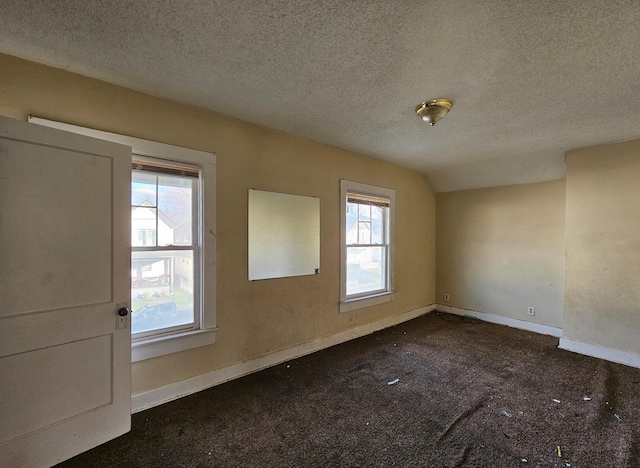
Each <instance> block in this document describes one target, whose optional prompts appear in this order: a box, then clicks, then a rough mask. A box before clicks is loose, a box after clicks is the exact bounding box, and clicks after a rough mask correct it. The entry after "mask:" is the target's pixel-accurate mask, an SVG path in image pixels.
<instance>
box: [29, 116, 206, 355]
mask: <svg viewBox="0 0 640 468" xmlns="http://www.w3.org/2000/svg"><path fill="white" fill-rule="evenodd" d="M29 121H30V122H32V123H37V124H40V125H45V126H48V127H53V128H58V129H61V130H66V131H68V132H73V133H78V134H81V135H87V136H90V137H94V138H99V139H102V140H109V141H112V142H115V143H120V144H123V145H126V146H129V147H131V151H132V164H133V166H132V178H131V227H132V228H131V250H132V252H131V257H132V262H131V308H132V310H133V313H132V314H131V325H132V345H131V347H132V350H131V360H132V361H134V362H135V361H141V360H144V359H149V358H153V357H156V356H162V355H165V354H170V353H174V352H178V351H183V350H186V349H191V348H196V347H199V346H205V345H208V344H211V343H213V342H214V341H215V331H216V330H217V328H216V271H215V264H216V243H215V238H216V234H215V231H216V157H215V154H213V153H205V152H203V151H196V150H192V149H188V148H181V147H177V146H171V145H166V144H163V143H157V142H153V141H148V140H141V139H139V138H134V137H129V136H125V135H119V134H116V133H108V132H103V131H100V130H94V129H90V128H85V127H78V126H76V125H70V124H65V123H61V122H54V121H51V120H46V119H40V118H36V117H29ZM134 163H135V164H134ZM138 316H139V317H140V318H138Z"/></svg>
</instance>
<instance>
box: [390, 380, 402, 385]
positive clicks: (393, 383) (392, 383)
mask: <svg viewBox="0 0 640 468" xmlns="http://www.w3.org/2000/svg"><path fill="white" fill-rule="evenodd" d="M398 382H400V379H395V380H392V381H391V382H387V385H395V384H397V383H398Z"/></svg>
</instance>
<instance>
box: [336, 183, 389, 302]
mask: <svg viewBox="0 0 640 468" xmlns="http://www.w3.org/2000/svg"><path fill="white" fill-rule="evenodd" d="M389 207H390V200H389V199H387V198H384V197H377V196H374V195H370V194H367V195H363V194H359V193H356V192H346V210H345V220H344V229H345V246H344V248H345V249H346V250H345V265H344V268H345V270H346V271H345V276H344V278H345V282H346V284H345V299H353V298H360V297H367V296H370V295H375V294H380V293H383V292H387V291H388V285H389V277H388V276H389V272H388V258H389V245H388V242H387V230H388V228H387V222H388V219H389V217H388V212H389V209H390V208H389Z"/></svg>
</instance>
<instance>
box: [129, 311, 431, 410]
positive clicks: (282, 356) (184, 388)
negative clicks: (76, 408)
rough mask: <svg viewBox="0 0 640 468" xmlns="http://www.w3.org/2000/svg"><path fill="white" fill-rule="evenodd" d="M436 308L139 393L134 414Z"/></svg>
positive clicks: (409, 313)
mask: <svg viewBox="0 0 640 468" xmlns="http://www.w3.org/2000/svg"><path fill="white" fill-rule="evenodd" d="M435 308H436V306H435V304H431V305H428V306H424V307H419V308H417V309H414V310H410V311H408V312H404V313H402V314H398V315H394V316H392V317H387V318H384V319H382V320H379V321H377V322H374V323H369V324H367V325H362V326H360V327H357V328H353V329H351V330H345V331H343V332H340V333H336V334H335V335H331V336H328V337H324V338H318V339H317V340H313V341H309V342H307V343H302V344H299V345H297V346H292V347H291V348H287V349H283V350H281V351H276V352H274V353H271V354H267V355H264V356H260V357H258V358H255V359H252V360H250V361H244V362H240V363H238V364H234V365H231V366H228V367H224V368H222V369H217V370H215V371H212V372H208V373H206V374H202V375H197V376H195V377H191V378H189V379H186V380H181V381H179V382H174V383H171V384H169V385H165V386H163V387H158V388H154V389H151V390H147V391H145V392H140V393H136V394H134V395H132V396H131V411H132V412H133V413H137V412H139V411H143V410H145V409H149V408H152V407H154V406H157V405H161V404H163V403H167V402H169V401H172V400H175V399H177V398H180V397H183V396H187V395H191V394H192V393H196V392H199V391H201V390H204V389H206V388H209V387H213V386H215V385H219V384H221V383H224V382H227V381H229V380H232V379H237V378H238V377H242V376H244V375H247V374H251V373H253V372H257V371H260V370H262V369H266V368H267V367H271V366H274V365H276V364H280V363H283V362H286V361H290V360H292V359H296V358H299V357H301V356H304V355H306V354H310V353H313V352H316V351H320V350H321V349H325V348H329V347H330V346H334V345H337V344H340V343H344V342H346V341H349V340H353V339H355V338H360V337H361V336H365V335H369V334H371V333H373V332H376V331H378V330H382V329H384V328H389V327H392V326H394V325H398V324H400V323H403V322H406V321H407V320H412V319H414V318H417V317H420V316H421V315H424V314H427V313H429V312H431V311H433V310H434V309H435Z"/></svg>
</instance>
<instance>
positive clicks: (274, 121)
mask: <svg viewBox="0 0 640 468" xmlns="http://www.w3.org/2000/svg"><path fill="white" fill-rule="evenodd" d="M0 11H1V12H2V13H1V14H0V52H4V53H8V54H11V55H16V56H19V57H24V58H27V59H31V60H34V61H37V62H41V63H46V64H50V65H53V66H56V67H60V68H64V69H69V70H72V71H75V72H78V73H81V74H84V75H87V76H91V77H96V78H99V79H102V80H105V81H108V82H111V83H116V84H120V85H123V86H126V87H129V88H133V89H137V90H141V91H145V92H147V93H150V94H154V95H158V96H162V97H165V98H168V99H171V100H174V101H178V102H184V103H189V104H193V105H195V106H198V107H202V108H206V109H210V110H213V111H216V112H219V113H221V114H225V115H228V116H232V117H236V118H239V119H241V120H245V121H247V122H252V123H255V124H258V125H261V126H264V127H268V128H272V129H276V130H280V131H283V132H286V133H289V134H292V135H297V136H299V137H302V138H306V139H310V140H315V141H319V142H323V143H326V144H329V145H333V146H336V147H340V148H345V149H348V150H352V151H356V152H359V153H363V154H366V155H370V156H373V157H375V158H379V159H384V160H388V161H392V162H395V163H398V164H401V165H404V166H406V167H410V168H414V169H418V170H420V171H423V172H425V173H426V174H427V176H428V177H429V179H430V181H431V183H432V184H433V186H434V188H435V189H436V190H437V191H450V190H459V189H465V188H476V187H486V186H494V185H504V184H516V183H525V182H535V181H541V180H549V179H557V178H561V177H563V176H564V174H565V165H564V153H565V152H566V151H567V150H569V149H572V148H577V147H582V146H588V145H593V144H597V143H606V142H611V141H619V140H626V139H631V138H639V137H640V102H639V100H640V26H639V25H640V2H638V1H637V0H601V1H599V0H551V1H547V0H475V1H474V0H457V1H450V0H440V1H431V0H423V1H409V0H352V1H347V0H341V1H338V0H336V1H329V0H299V1H294V0H289V1H287V0H253V1H250V0H224V1H222V0H220V1H212V0H191V1H187V0H183V1H179V0H164V1H156V0H130V1H125V0H110V1H101V0H73V1H71V0H67V1H61V0H59V1H55V2H52V1H50V0H41V1H37V0H21V1H19V2H18V1H10V0H0ZM0 76H1V71H0ZM435 98H448V99H450V100H452V101H453V103H454V105H453V109H452V110H451V112H450V113H449V115H448V116H447V117H446V118H445V119H444V120H442V121H441V122H439V123H438V124H437V125H436V126H435V127H429V126H427V125H425V124H424V123H423V122H422V121H421V120H420V119H419V118H418V117H417V116H416V114H415V113H414V108H415V106H416V105H417V104H418V103H420V102H421V101H424V100H427V99H435Z"/></svg>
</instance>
